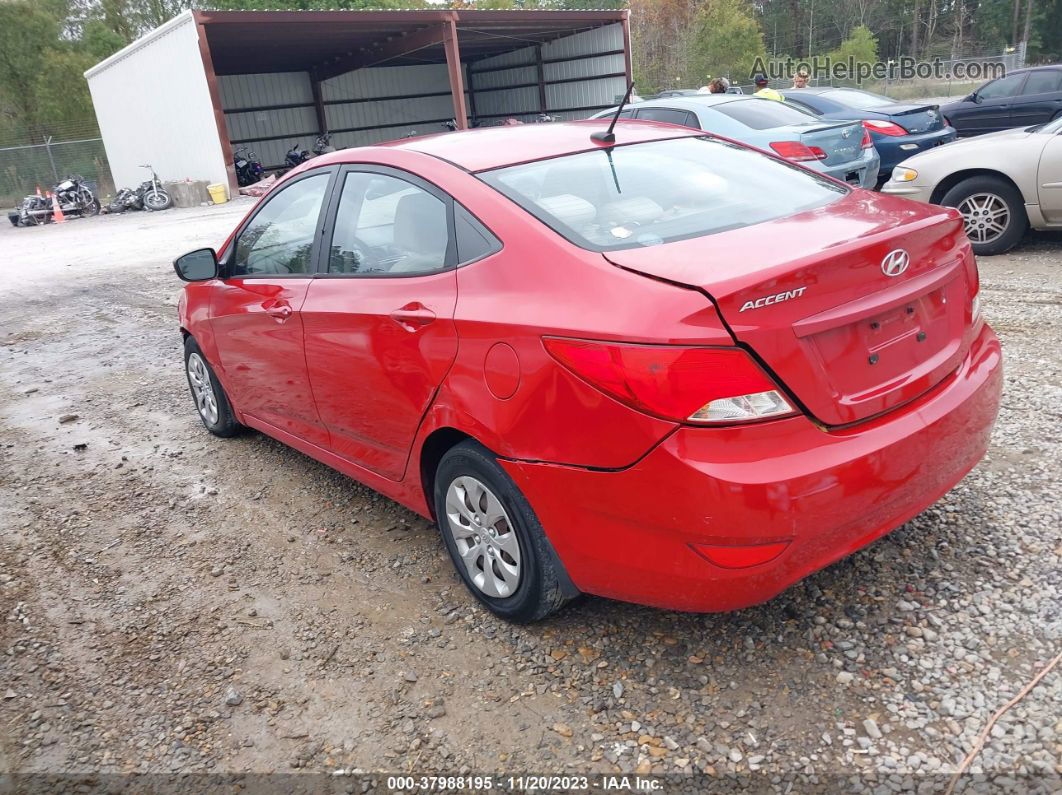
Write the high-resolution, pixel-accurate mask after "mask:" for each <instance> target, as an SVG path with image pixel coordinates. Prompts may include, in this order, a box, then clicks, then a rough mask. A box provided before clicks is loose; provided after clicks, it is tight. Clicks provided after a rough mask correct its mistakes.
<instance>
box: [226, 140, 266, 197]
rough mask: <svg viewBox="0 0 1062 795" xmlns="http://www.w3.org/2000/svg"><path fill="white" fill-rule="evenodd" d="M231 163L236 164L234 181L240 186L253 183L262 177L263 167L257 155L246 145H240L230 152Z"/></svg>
mask: <svg viewBox="0 0 1062 795" xmlns="http://www.w3.org/2000/svg"><path fill="white" fill-rule="evenodd" d="M232 164H233V165H234V166H236V182H237V183H238V184H239V186H240V187H241V188H243V187H246V186H247V185H253V184H254V183H256V182H258V180H260V179H261V178H262V173H263V171H264V169H263V168H262V164H261V163H260V162H258V155H256V154H255V153H254V152H252V151H251V150H250V149H248V148H247V147H246V146H241V147H239V148H238V149H237V150H236V151H235V152H233V153H232Z"/></svg>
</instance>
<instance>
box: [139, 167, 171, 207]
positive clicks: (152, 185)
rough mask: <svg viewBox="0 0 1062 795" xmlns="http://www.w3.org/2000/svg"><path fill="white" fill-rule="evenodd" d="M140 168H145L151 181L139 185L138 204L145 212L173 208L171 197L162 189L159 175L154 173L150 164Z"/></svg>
mask: <svg viewBox="0 0 1062 795" xmlns="http://www.w3.org/2000/svg"><path fill="white" fill-rule="evenodd" d="M140 167H141V168H146V169H147V170H148V171H150V172H151V179H149V180H145V181H144V182H141V183H140V188H139V189H138V190H137V192H138V193H139V194H140V203H141V205H143V207H144V209H145V210H155V211H157V210H168V209H169V208H170V207H172V206H173V197H172V196H170V194H169V193H167V192H166V190H165V189H164V188H163V187H162V183H161V182H159V175H158V174H156V173H155V169H154V168H152V167H151V164H150V163H146V164H144V165H142V166H140Z"/></svg>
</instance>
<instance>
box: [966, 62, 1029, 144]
mask: <svg viewBox="0 0 1062 795" xmlns="http://www.w3.org/2000/svg"><path fill="white" fill-rule="evenodd" d="M1025 74H1026V73H1025V72H1018V73H1017V74H1013V75H1007V76H1006V77H1001V78H999V79H998V80H993V81H992V82H991V83H987V84H986V85H984V86H982V87H981V88H980V89H978V91H977V98H978V102H977V106H976V107H974V108H971V109H970V111H969V112H968V113H967V114H965V119H963V120H962V122H961V123H962V127H961V128H960V129H961V131H962V134H963V135H981V134H982V133H990V132H996V131H998V130H1006V129H1008V128H1010V127H1012V126H1013V125H1012V124H1011V120H1010V119H1011V111H1012V106H1013V104H1014V100H1015V97H1016V96H1017V95H1018V94H1020V93H1021V88H1022V86H1023V85H1024V84H1025ZM953 121H958V120H953Z"/></svg>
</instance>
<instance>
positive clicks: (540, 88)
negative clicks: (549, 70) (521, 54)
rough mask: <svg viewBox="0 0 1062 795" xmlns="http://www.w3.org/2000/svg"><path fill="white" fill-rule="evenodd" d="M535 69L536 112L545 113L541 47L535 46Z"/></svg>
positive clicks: (544, 75) (544, 80) (544, 71)
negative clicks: (536, 80)
mask: <svg viewBox="0 0 1062 795" xmlns="http://www.w3.org/2000/svg"><path fill="white" fill-rule="evenodd" d="M535 68H536V70H537V71H538V112H539V113H546V107H547V105H546V70H545V67H543V66H542V45H541V44H536V45H535Z"/></svg>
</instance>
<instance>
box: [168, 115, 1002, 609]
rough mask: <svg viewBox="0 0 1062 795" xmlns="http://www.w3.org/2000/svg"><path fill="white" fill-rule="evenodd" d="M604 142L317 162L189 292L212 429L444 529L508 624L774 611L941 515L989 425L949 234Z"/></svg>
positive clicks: (764, 163) (992, 403)
mask: <svg viewBox="0 0 1062 795" xmlns="http://www.w3.org/2000/svg"><path fill="white" fill-rule="evenodd" d="M605 124H606V122H603V121H591V122H577V123H571V124H554V125H528V126H523V127H509V128H504V129H503V128H495V129H485V130H476V131H472V132H467V133H454V134H448V135H440V136H435V137H426V138H419V139H408V140H404V141H400V142H395V143H393V144H387V145H381V146H373V147H367V148H362V149H348V150H344V151H340V152H336V153H334V154H330V155H326V156H324V157H320V158H317V159H315V160H312V161H310V162H308V163H306V164H304V165H303V166H301V167H299V168H297V169H295V170H294V171H293V172H291V173H290V174H289V175H288V176H287V177H286V178H285V179H284V180H282V181H281V182H280V183H278V185H277V187H276V188H275V189H274V190H273V191H272V192H271V193H269V194H268V195H267V196H266V197H265V198H264V199H262V200H261V201H260V202H259V203H258V204H257V206H255V208H254V209H253V210H252V211H251V212H250V213H249V215H248V216H247V218H246V219H245V220H244V221H243V222H242V223H241V224H240V226H239V227H238V228H237V229H236V231H235V232H234V233H233V235H232V236H231V237H230V239H229V240H228V241H227V242H226V243H225V244H224V245H223V246H222V247H221V249H220V250H219V252H217V253H215V252H214V250H212V249H203V250H200V251H196V252H192V253H190V254H187V255H185V256H184V257H182V258H180V259H179V260H177V262H176V263H175V267H176V270H177V272H178V274H179V275H180V276H181V277H182V278H183V279H185V280H187V281H189V282H190V284H188V285H187V286H186V287H185V290H184V295H183V298H182V300H181V303H180V322H181V330H182V333H183V335H184V339H185V361H186V369H187V374H188V382H189V385H190V386H191V390H192V395H193V397H194V399H195V402H196V405H197V407H198V410H199V414H200V416H201V418H202V420H203V423H204V424H205V425H206V427H207V429H208V430H209V431H211V432H212V433H214V434H217V435H219V436H230V435H232V434H234V433H236V432H237V431H238V430H239V429H240V428H241V427H242V426H250V427H252V428H255V429H257V430H259V431H261V432H263V433H266V434H268V435H270V436H272V437H274V438H276V439H279V440H281V441H283V442H285V443H286V444H289V445H291V446H292V447H294V448H296V449H297V450H300V451H302V452H303V453H305V454H307V455H309V456H312V457H313V458H316V459H318V460H320V461H323V462H324V463H326V464H328V465H329V466H332V467H334V468H336V469H338V470H339V471H341V472H344V473H346V474H348V475H349V476H351V477H353V478H356V479H357V480H359V481H362V482H363V483H365V484H367V485H369V486H371V487H372V488H374V489H376V490H378V491H380V492H382V493H383V494H385V495H387V496H388V497H391V498H392V499H394V500H397V501H398V502H400V503H402V504H403V505H406V506H408V507H409V508H411V509H412V510H414V511H416V512H417V513H419V514H421V515H423V516H425V517H431V518H432V519H434V520H435V521H437V522H438V524H439V526H440V528H441V531H442V536H443V539H444V541H445V543H446V547H447V549H448V550H449V552H450V555H451V557H452V558H453V562H454V565H455V567H456V568H457V571H458V572H459V574H460V576H461V578H462V579H463V580H464V582H465V584H466V585H467V586H468V588H469V589H470V590H471V592H472V593H473V594H474V595H475V596H476V597H477V598H478V599H479V600H480V601H482V602H483V603H484V604H485V605H487V607H489V608H490V609H491V610H493V611H494V612H495V613H497V614H498V615H500V616H503V617H505V618H508V619H511V620H516V621H530V620H534V619H538V618H542V617H543V616H545V615H547V614H549V613H550V612H552V611H554V610H556V609H557V608H559V607H560V606H561V605H563V604H564V603H565V602H566V601H567V600H569V599H570V598H572V597H574V596H575V595H577V594H579V593H584V592H585V593H591V594H598V595H601V596H606V597H611V598H615V599H623V600H627V601H633V602H640V603H644V604H649V605H657V606H660V607H667V608H674V609H680V610H697V611H719V610H731V609H735V608H740V607H744V606H747V605H752V604H756V603H758V602H762V601H764V600H767V599H770V598H771V597H773V596H774V595H775V594H777V593H779V592H780V591H781V590H783V589H784V588H786V587H787V586H789V585H790V584H792V583H794V582H796V581H797V580H799V579H800V578H801V577H804V576H806V575H807V574H809V573H811V572H813V571H815V570H817V569H820V568H822V567H823V566H826V565H827V564H829V563H831V562H832V561H835V560H837V559H838V558H841V557H843V556H845V555H847V554H849V553H851V552H853V551H854V550H856V549H859V548H860V547H862V546H864V545H865V544H868V543H870V542H871V541H873V540H874V539H876V538H878V537H879V536H881V535H883V534H884V533H887V532H889V531H890V530H892V529H893V528H895V527H897V526H898V525H900V524H902V523H903V522H905V521H907V520H908V519H910V518H911V517H913V516H914V515H916V514H917V513H919V512H920V511H922V510H923V509H925V508H926V507H927V506H928V505H930V504H931V503H932V502H933V501H935V500H937V499H938V498H939V497H940V496H941V495H943V494H944V493H945V492H946V491H948V489H950V488H951V487H952V486H954V485H955V484H956V483H957V482H958V481H959V480H960V479H961V478H962V477H963V475H965V474H966V472H967V471H968V470H969V469H970V468H971V467H973V466H974V464H976V463H977V461H978V460H979V459H980V458H981V456H982V455H983V454H984V452H985V449H986V446H987V444H988V440H989V435H990V432H991V429H992V424H993V422H994V419H995V416H996V411H997V408H998V404H999V396H1000V384H1001V380H1002V368H1001V356H1000V347H999V343H998V341H997V339H996V337H995V335H994V334H993V333H992V330H991V329H990V328H989V327H988V326H987V325H986V324H985V322H984V320H983V319H982V317H981V314H980V310H979V305H978V297H977V293H978V276H977V268H976V265H975V263H974V258H973V255H972V254H971V250H970V243H969V241H968V240H967V238H966V236H965V235H964V234H963V224H962V219H961V218H960V216H959V215H958V213H956V212H955V211H954V210H952V209H948V208H943V207H936V206H932V205H926V204H917V203H914V202H910V201H906V200H903V199H897V198H893V197H889V196H882V195H878V194H874V193H869V192H867V191H863V190H859V189H853V188H851V187H849V186H847V185H844V184H842V183H839V182H836V181H833V180H831V179H829V178H826V177H823V176H821V175H819V174H816V173H814V172H811V171H808V170H805V169H803V168H801V167H800V166H798V165H794V164H792V163H788V162H786V161H784V160H781V159H779V158H776V157H773V156H771V155H769V154H765V153H762V152H759V151H756V150H753V149H749V148H746V147H743V146H739V145H737V144H734V143H732V142H729V141H725V140H721V139H718V138H714V137H712V136H706V135H705V134H704V133H701V132H696V131H692V130H687V129H684V128H678V127H673V126H669V125H662V124H655V123H647V122H620V123H619V124H618V125H617V127H616V140H615V141H614V142H610V141H608V140H607V137H605V136H598V137H597V138H594V139H592V138H591V133H593V132H595V131H598V132H600V130H601V129H602V128H603V127H604V125H605ZM602 137H604V138H606V140H601V138H602Z"/></svg>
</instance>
